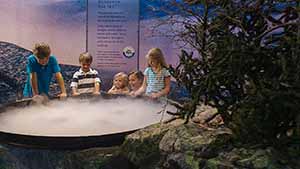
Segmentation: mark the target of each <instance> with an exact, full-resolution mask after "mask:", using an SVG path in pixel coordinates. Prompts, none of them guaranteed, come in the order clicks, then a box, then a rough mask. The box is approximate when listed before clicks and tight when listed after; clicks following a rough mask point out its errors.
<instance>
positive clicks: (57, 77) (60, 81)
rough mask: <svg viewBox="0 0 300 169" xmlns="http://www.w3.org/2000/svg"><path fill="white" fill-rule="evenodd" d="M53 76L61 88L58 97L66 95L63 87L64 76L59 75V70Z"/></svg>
mask: <svg viewBox="0 0 300 169" xmlns="http://www.w3.org/2000/svg"><path fill="white" fill-rule="evenodd" d="M55 77H56V80H57V81H58V84H59V87H60V90H61V94H60V95H59V97H60V98H62V97H67V92H66V88H65V82H64V78H63V76H62V75H61V73H60V72H57V73H55Z"/></svg>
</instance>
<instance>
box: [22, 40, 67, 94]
mask: <svg viewBox="0 0 300 169" xmlns="http://www.w3.org/2000/svg"><path fill="white" fill-rule="evenodd" d="M50 54H51V50H50V47H49V45H48V44H45V43H36V44H35V46H34V49H33V54H32V55H30V56H29V57H28V59H27V67H26V69H27V74H28V78H27V82H26V84H25V88H24V90H23V96H24V97H33V98H35V97H38V96H41V95H46V96H48V94H49V93H48V92H49V87H50V82H51V79H52V76H53V74H55V77H56V80H57V82H58V84H59V87H60V90H61V94H60V95H59V97H61V98H63V97H66V96H67V93H66V88H65V83H64V79H63V76H62V75H61V73H60V71H61V70H60V67H59V65H58V63H57V60H56V58H55V56H53V55H50Z"/></svg>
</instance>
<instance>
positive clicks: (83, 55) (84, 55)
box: [79, 52, 93, 63]
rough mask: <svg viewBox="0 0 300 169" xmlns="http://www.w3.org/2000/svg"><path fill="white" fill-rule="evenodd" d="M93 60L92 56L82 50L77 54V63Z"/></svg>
mask: <svg viewBox="0 0 300 169" xmlns="http://www.w3.org/2000/svg"><path fill="white" fill-rule="evenodd" d="M92 62H93V56H92V55H91V54H90V53H88V52H84V53H81V54H80V55H79V63H92Z"/></svg>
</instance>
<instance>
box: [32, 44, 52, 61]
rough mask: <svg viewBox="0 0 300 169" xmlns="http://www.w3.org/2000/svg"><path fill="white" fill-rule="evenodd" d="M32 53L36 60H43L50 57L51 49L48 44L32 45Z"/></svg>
mask: <svg viewBox="0 0 300 169" xmlns="http://www.w3.org/2000/svg"><path fill="white" fill-rule="evenodd" d="M32 52H33V54H34V55H35V56H36V57H37V58H39V59H44V58H46V57H49V56H50V54H51V49H50V47H49V45H48V44H46V43H44V42H41V43H36V44H35V45H34V48H33V51H32Z"/></svg>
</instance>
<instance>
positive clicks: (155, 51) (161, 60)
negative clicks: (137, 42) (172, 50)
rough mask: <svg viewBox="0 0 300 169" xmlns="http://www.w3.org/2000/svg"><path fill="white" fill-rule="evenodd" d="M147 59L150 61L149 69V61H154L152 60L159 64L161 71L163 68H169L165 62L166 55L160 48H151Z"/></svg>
mask: <svg viewBox="0 0 300 169" xmlns="http://www.w3.org/2000/svg"><path fill="white" fill-rule="evenodd" d="M146 58H147V60H148V63H147V65H148V67H150V64H149V60H150V59H152V60H156V61H157V62H158V64H159V70H161V69H162V68H168V65H167V64H166V61H165V57H164V54H163V52H162V51H161V49H159V48H151V49H150V50H149V51H148V53H147V55H146Z"/></svg>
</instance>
